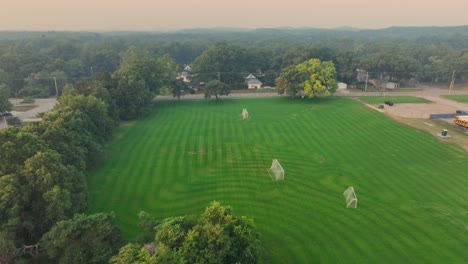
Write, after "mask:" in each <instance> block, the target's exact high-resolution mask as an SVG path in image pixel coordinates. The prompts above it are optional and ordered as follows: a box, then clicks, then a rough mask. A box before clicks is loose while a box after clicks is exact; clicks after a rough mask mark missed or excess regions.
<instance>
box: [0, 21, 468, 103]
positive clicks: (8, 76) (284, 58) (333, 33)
mask: <svg viewBox="0 0 468 264" xmlns="http://www.w3.org/2000/svg"><path fill="white" fill-rule="evenodd" d="M21 36H23V38H21ZM2 38H3V39H5V40H1V39H2ZM8 38H10V39H8ZM220 43H224V44H220ZM220 45H221V46H220ZM223 45H224V46H223ZM132 48H134V49H136V50H140V51H143V52H144V53H145V54H146V56H148V57H153V58H156V57H162V56H164V55H167V56H168V57H169V58H171V59H172V60H173V61H174V63H175V64H176V65H178V68H177V70H178V71H181V70H182V65H184V64H192V63H195V62H196V61H198V62H197V63H196V64H198V65H199V66H200V67H199V68H198V69H196V67H195V68H194V69H195V70H196V71H197V74H198V75H197V76H198V77H199V78H198V80H204V81H206V80H208V79H210V80H211V79H213V77H216V78H218V76H217V74H218V72H219V73H220V74H221V79H222V78H224V79H225V80H222V81H224V82H225V83H228V84H231V85H233V86H236V85H237V86H239V87H237V88H241V87H242V85H241V83H242V80H241V77H245V76H244V75H245V74H246V73H247V72H248V73H253V74H255V75H257V76H258V77H261V78H262V81H263V82H264V84H265V85H274V79H275V78H276V77H278V75H279V73H280V72H281V70H282V69H283V68H286V67H289V66H291V65H293V64H298V63H301V62H303V61H306V60H308V59H311V58H318V59H320V60H321V61H329V60H332V61H333V62H334V64H335V66H336V68H337V77H338V80H339V81H343V82H346V83H350V84H352V83H355V82H356V81H357V80H356V69H358V68H359V69H362V70H364V71H366V72H369V75H370V76H369V78H374V79H381V80H388V81H395V82H408V81H410V80H411V81H412V82H432V83H439V84H447V83H448V82H449V81H450V79H451V76H452V73H453V71H454V70H456V72H455V78H456V80H457V81H466V80H468V66H467V65H468V27H466V26H465V27H449V28H436V27H434V28H430V27H428V28H388V29H382V30H320V29H258V30H185V31H179V32H173V33H130V32H113V33H86V32H37V33H34V32H29V33H24V34H23V35H21V34H20V33H15V32H3V33H0V83H3V84H5V85H7V86H8V87H9V89H10V93H11V95H12V96H16V95H18V96H42V97H45V96H50V95H55V94H56V93H57V91H56V89H55V82H56V83H57V87H58V90H59V93H60V92H61V90H62V88H63V87H64V86H65V85H66V84H67V83H70V84H76V83H77V82H78V81H79V80H81V79H82V78H85V77H90V76H92V75H94V74H95V73H98V72H108V73H111V74H112V73H114V72H115V71H116V70H117V69H119V68H120V67H121V65H122V63H124V62H123V59H122V54H125V53H126V52H127V51H128V50H129V49H132ZM213 49H214V50H215V51H213ZM207 52H208V53H211V55H213V53H221V54H222V56H218V58H217V59H216V60H214V59H213V58H212V59H211V60H208V62H209V63H212V65H207V66H206V67H202V66H203V65H200V64H203V63H200V62H201V61H204V60H205V61H207V59H206V57H207V56H206V55H205V53H207ZM231 63H232V64H231ZM203 76H208V77H209V78H208V77H206V78H204V77H203ZM234 84H235V85H234Z"/></svg>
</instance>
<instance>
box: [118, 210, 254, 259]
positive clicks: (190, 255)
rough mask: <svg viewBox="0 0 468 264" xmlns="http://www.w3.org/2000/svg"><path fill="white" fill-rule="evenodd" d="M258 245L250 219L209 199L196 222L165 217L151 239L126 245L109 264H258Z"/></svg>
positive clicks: (185, 218) (190, 219)
mask: <svg viewBox="0 0 468 264" xmlns="http://www.w3.org/2000/svg"><path fill="white" fill-rule="evenodd" d="M150 222H152V221H150ZM153 223H154V222H153ZM259 245H260V244H259V234H258V232H257V231H256V228H255V225H254V223H253V220H252V219H250V218H247V217H244V216H241V217H238V216H234V215H233V214H232V209H231V208H230V207H229V206H221V204H220V203H219V202H212V203H210V205H209V206H208V207H207V208H206V209H205V212H204V213H203V214H202V216H201V217H200V219H198V221H197V220H194V219H192V218H189V217H173V218H167V219H164V220H163V221H161V222H160V223H159V224H158V225H157V226H156V227H155V237H154V241H153V242H151V243H148V242H146V244H145V245H144V246H142V245H136V244H127V245H126V246H125V247H122V248H121V249H120V251H119V253H118V254H117V255H116V256H114V257H113V258H112V260H111V262H110V263H115V264H117V263H257V258H258V252H259V249H260V246H259Z"/></svg>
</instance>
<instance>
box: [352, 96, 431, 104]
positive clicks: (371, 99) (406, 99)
mask: <svg viewBox="0 0 468 264" xmlns="http://www.w3.org/2000/svg"><path fill="white" fill-rule="evenodd" d="M359 100H361V101H362V102H364V103H367V104H383V103H384V102H385V101H391V102H393V103H395V104H404V103H406V104H407V103H411V104H414V103H430V102H431V101H429V100H427V99H424V98H421V97H415V96H385V97H383V96H366V97H359Z"/></svg>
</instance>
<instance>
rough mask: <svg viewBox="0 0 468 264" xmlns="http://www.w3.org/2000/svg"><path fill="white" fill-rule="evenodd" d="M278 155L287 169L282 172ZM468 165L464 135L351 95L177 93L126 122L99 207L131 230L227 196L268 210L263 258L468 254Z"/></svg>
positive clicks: (451, 258) (262, 225) (241, 205)
mask: <svg viewBox="0 0 468 264" xmlns="http://www.w3.org/2000/svg"><path fill="white" fill-rule="evenodd" d="M387 98H388V97H387ZM387 100H392V99H387ZM395 101H396V100H395ZM396 102H397V101H396ZM244 107H245V108H247V110H248V111H249V115H250V118H249V119H248V120H241V119H240V113H241V111H242V108H244ZM275 158H276V159H278V160H279V161H280V163H281V165H282V166H283V168H284V170H285V181H282V182H272V181H271V179H270V177H269V175H268V172H267V168H269V167H270V165H271V160H272V159H275ZM467 171H468V155H467V154H466V153H465V152H463V151H462V150H461V149H460V148H458V147H456V146H454V145H449V144H443V143H440V142H439V141H438V140H437V139H436V138H434V137H433V136H432V135H430V134H427V133H425V132H421V131H419V130H415V129H413V128H410V127H407V126H404V125H401V124H399V123H396V122H395V121H393V120H391V119H389V118H387V117H385V116H384V115H383V114H381V113H379V112H377V111H373V110H370V109H368V108H366V107H364V106H363V105H362V104H360V103H359V102H357V101H355V100H350V99H347V98H326V99H321V100H318V101H308V100H298V99H296V100H292V99H287V98H264V99H235V100H233V99H231V100H228V99H223V100H221V101H220V102H216V101H214V100H212V101H205V100H190V101H189V100H187V101H184V100H182V101H165V102H157V103H156V107H155V109H154V112H153V113H152V114H151V115H150V116H148V117H147V118H145V119H144V120H140V121H137V122H135V123H133V124H132V123H129V124H127V125H126V126H122V127H120V128H119V129H118V131H117V132H116V137H115V140H114V141H113V142H111V143H110V144H109V146H108V157H107V158H106V159H105V160H104V161H103V162H102V164H101V165H100V166H99V167H98V168H97V169H95V171H93V172H92V173H91V175H90V180H89V188H90V199H91V205H90V210H89V211H90V212H99V211H105V212H108V211H114V212H115V213H116V215H117V222H118V224H119V226H120V227H121V228H122V229H123V232H124V235H125V237H126V238H128V239H131V238H132V237H133V236H134V235H135V234H136V232H137V215H138V212H139V211H140V210H144V211H147V212H149V213H151V214H152V215H154V216H156V217H157V218H165V217H170V216H178V215H190V214H191V215H200V214H201V213H202V212H203V210H204V208H205V207H206V206H207V205H208V203H209V202H210V201H212V200H218V201H220V202H221V203H222V204H224V205H232V207H233V209H234V214H236V215H245V216H249V217H252V218H254V220H255V223H256V226H257V228H258V229H259V231H260V233H261V236H262V242H263V246H264V248H265V253H264V254H263V255H262V258H261V263H315V262H320V263H409V262H411V263H414V262H415V263H465V262H466V260H467V259H468V250H467V249H468V239H467V238H468V177H467ZM348 186H353V187H354V189H355V190H356V193H357V198H358V208H357V209H347V208H345V201H344V197H343V194H342V193H343V191H344V190H345V189H346V188H347V187H348Z"/></svg>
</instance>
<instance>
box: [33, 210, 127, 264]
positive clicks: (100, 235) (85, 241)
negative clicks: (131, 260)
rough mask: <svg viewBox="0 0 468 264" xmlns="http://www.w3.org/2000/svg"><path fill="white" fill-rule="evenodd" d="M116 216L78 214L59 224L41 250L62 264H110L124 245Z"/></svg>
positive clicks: (47, 234) (53, 228)
mask: <svg viewBox="0 0 468 264" xmlns="http://www.w3.org/2000/svg"><path fill="white" fill-rule="evenodd" d="M114 218H115V216H114V214H113V213H110V214H104V213H98V214H93V215H84V214H77V215H75V216H74V217H73V218H72V219H69V220H65V221H60V222H57V223H56V224H55V225H54V227H52V229H51V230H50V231H49V232H47V233H46V234H44V236H43V237H42V239H41V242H40V243H41V246H42V247H43V248H44V249H45V250H46V251H47V254H48V255H49V256H50V257H52V258H55V259H57V260H59V262H60V263H70V264H71V263H77V264H78V263H83V264H84V263H107V262H108V260H109V259H110V257H111V256H112V255H114V254H115V253H116V252H117V250H118V248H119V246H120V245H121V240H120V235H119V234H120V232H119V230H118V228H117V227H116V226H115V223H114Z"/></svg>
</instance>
